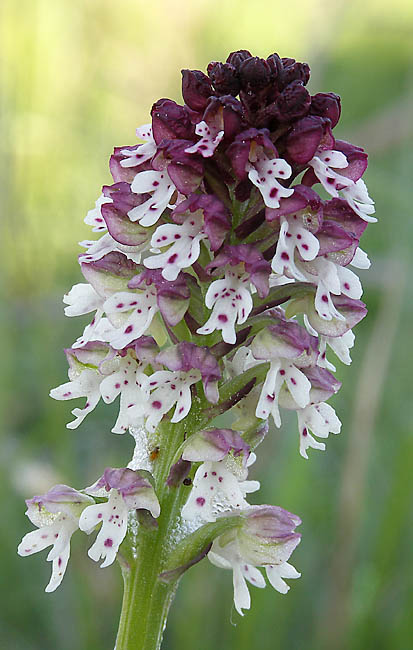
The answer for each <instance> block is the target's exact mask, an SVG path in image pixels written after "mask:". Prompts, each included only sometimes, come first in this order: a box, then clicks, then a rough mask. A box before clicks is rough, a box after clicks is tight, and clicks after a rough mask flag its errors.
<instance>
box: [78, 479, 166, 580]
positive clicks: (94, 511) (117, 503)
mask: <svg viewBox="0 0 413 650" xmlns="http://www.w3.org/2000/svg"><path fill="white" fill-rule="evenodd" d="M85 492H86V493H87V494H90V495H92V496H94V497H106V498H107V501H106V502H104V503H96V504H94V505H89V506H87V507H86V508H85V509H84V510H83V512H82V514H81V516H80V519H79V528H80V530H82V531H83V532H85V533H87V534H88V535H90V534H91V533H92V532H93V531H94V530H95V528H96V526H98V525H99V524H102V526H101V528H100V529H99V533H98V535H97V537H96V539H95V542H94V543H93V545H92V546H91V547H90V549H89V551H88V555H89V557H91V558H92V560H95V562H99V560H100V559H103V562H102V564H101V565H100V566H101V567H102V568H104V567H107V566H109V565H110V564H112V562H114V561H115V559H116V555H117V552H118V549H119V546H120V545H121V543H122V541H123V540H124V538H125V535H126V532H127V527H128V513H129V511H134V510H137V509H144V510H149V512H150V513H151V515H152V517H155V518H156V517H159V513H160V507H159V502H158V499H157V497H156V494H155V491H154V489H153V487H152V484H151V482H150V481H149V480H148V478H147V477H146V476H145V472H139V471H134V470H132V469H129V468H127V467H122V468H119V469H118V468H112V467H108V468H106V469H105V471H104V473H103V476H101V477H100V478H99V479H98V480H97V481H96V483H94V484H93V485H91V486H90V487H88V488H85Z"/></svg>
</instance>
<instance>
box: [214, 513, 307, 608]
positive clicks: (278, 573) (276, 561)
mask: <svg viewBox="0 0 413 650" xmlns="http://www.w3.org/2000/svg"><path fill="white" fill-rule="evenodd" d="M243 515H244V518H243V520H242V521H241V523H240V526H239V527H238V528H235V529H233V530H232V531H231V532H228V533H226V534H225V533H224V534H223V535H221V536H219V537H218V538H216V539H215V540H214V542H213V544H212V548H211V550H210V551H209V553H208V559H209V560H210V561H211V562H212V564H215V565H216V566H218V567H220V568H223V569H232V575H233V585H234V604H235V609H236V610H237V612H238V613H239V614H240V615H241V616H243V612H242V610H243V609H249V608H250V605H251V599H250V594H249V591H248V587H247V582H246V581H247V580H248V582H250V583H251V584H252V585H255V586H256V587H260V588H263V587H265V580H264V578H263V576H262V574H261V572H260V571H259V570H258V569H257V567H260V566H263V567H265V568H266V573H267V577H268V579H269V581H270V583H271V585H272V586H273V587H274V589H276V590H277V591H279V592H280V593H283V594H285V593H286V592H287V591H288V585H286V584H285V582H284V581H283V580H282V578H283V577H284V578H298V577H300V574H299V573H298V572H297V571H296V570H295V569H294V567H292V566H291V565H290V564H288V563H287V561H288V560H289V558H290V556H291V554H292V552H293V551H294V549H295V548H296V546H297V545H298V544H299V542H300V538H301V536H300V535H299V534H298V533H295V532H294V531H295V527H296V526H297V525H299V524H300V523H301V520H300V518H299V517H296V515H292V513H289V512H287V511H286V510H283V508H280V507H279V506H265V505H264V506H253V507H251V508H249V509H248V510H245V511H244V513H243Z"/></svg>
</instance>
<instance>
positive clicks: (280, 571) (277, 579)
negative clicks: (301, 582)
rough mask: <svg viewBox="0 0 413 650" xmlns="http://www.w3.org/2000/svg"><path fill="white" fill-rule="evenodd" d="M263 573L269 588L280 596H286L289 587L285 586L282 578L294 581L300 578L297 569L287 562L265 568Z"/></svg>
mask: <svg viewBox="0 0 413 650" xmlns="http://www.w3.org/2000/svg"><path fill="white" fill-rule="evenodd" d="M265 573H266V574H267V578H268V581H269V582H270V584H271V586H272V587H274V589H275V590H276V591H278V592H279V593H280V594H286V593H287V591H289V590H290V585H287V583H286V582H285V580H283V579H282V578H289V579H291V578H293V579H294V580H295V579H296V578H300V577H301V573H298V571H297V569H295V568H294V567H293V566H292V564H288V562H283V563H282V564H276V565H269V566H266V567H265Z"/></svg>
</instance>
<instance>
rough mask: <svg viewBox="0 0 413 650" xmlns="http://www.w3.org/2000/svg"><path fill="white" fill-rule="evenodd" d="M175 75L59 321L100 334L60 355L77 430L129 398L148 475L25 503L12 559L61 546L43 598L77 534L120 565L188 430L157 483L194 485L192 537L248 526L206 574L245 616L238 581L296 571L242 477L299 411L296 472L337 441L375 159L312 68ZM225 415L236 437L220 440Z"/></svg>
mask: <svg viewBox="0 0 413 650" xmlns="http://www.w3.org/2000/svg"><path fill="white" fill-rule="evenodd" d="M182 74H183V82H182V93H183V99H184V103H183V104H182V105H180V104H177V103H175V102H174V101H172V100H170V99H160V100H159V101H157V102H156V103H155V104H154V106H153V107H152V111H151V122H150V123H149V124H146V125H144V126H142V127H140V128H138V129H137V136H138V138H139V140H143V141H144V143H143V144H132V145H130V146H122V147H117V148H115V150H114V153H113V155H112V156H111V158H110V171H111V174H112V177H113V184H112V185H105V186H104V187H103V189H102V194H101V196H100V197H99V198H98V200H97V201H96V207H95V208H94V209H93V210H91V211H90V212H89V213H88V214H87V216H86V218H85V222H86V223H87V224H88V225H90V226H91V227H92V231H93V232H94V233H98V234H99V235H100V238H99V239H97V240H93V241H92V240H91V241H83V242H81V245H82V246H83V247H84V248H85V252H83V253H82V254H81V255H80V256H79V262H80V266H81V270H82V273H83V276H84V279H85V282H82V283H80V284H76V285H75V286H74V287H73V288H72V289H71V290H70V291H69V293H68V294H67V295H65V297H64V303H65V304H66V308H65V313H66V315H67V316H81V315H84V314H91V315H92V319H91V321H90V323H89V324H88V325H87V326H86V328H85V329H84V331H83V333H82V334H81V336H80V337H79V338H78V339H77V341H75V343H74V344H73V345H72V347H70V348H69V349H67V350H66V356H67V359H68V363H69V381H68V382H67V383H65V384H63V385H61V386H59V387H58V388H55V389H53V390H52V391H51V396H52V397H53V398H55V399H58V400H71V399H75V398H84V399H85V400H86V401H85V403H84V404H83V406H81V407H76V408H75V409H74V410H73V411H72V413H73V416H74V419H73V420H72V421H71V422H70V423H69V424H68V425H67V426H68V427H69V428H72V429H74V428H76V427H78V426H79V425H80V424H81V423H82V422H83V420H84V418H85V417H86V416H87V415H88V414H89V413H90V412H91V411H92V410H93V409H94V408H95V407H96V405H97V404H98V403H99V401H100V400H102V401H103V402H105V403H111V402H113V401H114V400H116V399H117V398H118V397H119V415H118V417H117V419H116V421H115V422H114V423H112V431H113V432H114V433H118V434H122V433H124V432H126V431H128V430H129V429H131V431H132V432H134V431H139V432H140V435H139V436H137V446H138V447H139V445H140V446H141V448H138V449H137V453H135V457H136V458H139V459H140V461H139V462H138V463H136V462H133V463H130V465H129V467H127V468H120V469H117V468H107V469H105V471H104V472H103V474H102V476H101V477H100V478H99V479H98V480H97V481H96V482H95V483H94V484H93V485H92V486H91V487H89V488H85V489H84V490H80V491H77V490H74V489H72V488H69V487H67V486H64V485H58V486H55V487H54V488H52V489H51V490H50V491H49V492H48V493H47V494H45V495H44V496H41V497H34V498H33V499H31V500H29V501H28V502H27V504H28V511H27V514H28V516H29V518H30V519H31V521H32V522H33V523H34V524H35V525H36V526H37V527H38V529H37V530H34V531H33V532H31V533H28V534H27V535H26V536H25V537H24V538H23V541H22V542H21V545H20V547H19V553H20V554H21V555H29V554H31V553H34V552H36V551H39V550H42V549H44V548H46V547H47V546H50V545H51V546H52V549H51V551H50V552H49V555H48V557H47V559H48V560H50V561H52V563H53V571H52V578H51V580H50V583H49V585H48V587H47V590H48V591H52V590H54V589H55V588H56V587H57V586H58V585H59V584H60V582H61V580H62V577H63V574H64V571H65V568H66V564H67V561H68V558H69V548H70V546H69V544H70V538H71V535H72V533H73V532H75V531H76V530H78V529H80V530H82V531H84V532H86V533H87V534H90V533H92V532H94V531H95V530H98V534H97V537H96V540H95V542H94V543H93V545H92V547H91V548H90V550H89V555H90V557H91V558H92V559H94V560H96V561H99V560H101V559H103V563H102V565H101V566H107V565H109V564H111V563H112V562H113V560H114V559H115V557H116V554H117V551H118V549H119V546H120V545H121V544H122V542H123V540H124V538H125V536H126V535H127V533H128V525H132V524H131V522H132V520H133V521H135V523H136V514H135V513H136V510H142V509H144V510H147V511H148V512H149V513H150V515H151V517H152V518H154V519H156V518H157V517H158V516H159V514H160V512H161V510H162V501H161V502H160V501H159V500H158V498H157V494H159V488H160V485H159V481H160V479H159V477H156V471H152V470H153V468H154V467H155V464H156V454H155V453H154V452H153V450H155V449H156V450H157V453H158V452H159V453H162V451H163V449H164V448H165V447H167V446H168V445H170V444H172V443H171V440H172V439H173V436H172V435H171V434H168V433H167V432H168V431H169V432H171V431H173V430H174V427H178V426H179V427H180V429H179V431H184V432H185V435H183V436H182V439H181V440H179V445H178V450H177V455H176V457H175V458H174V462H173V463H171V466H170V467H169V468H168V472H167V474H166V475H165V476H163V477H162V482H163V485H165V483H166V485H167V486H168V489H169V490H175V489H179V488H181V487H182V485H185V486H186V487H185V489H187V490H188V497H187V500H186V502H185V504H184V506H183V508H182V510H181V514H180V518H181V519H182V520H184V521H186V522H188V530H189V531H191V530H192V531H194V530H197V529H198V528H200V527H201V526H203V525H205V524H206V523H211V522H217V521H219V519H220V518H221V517H224V516H226V517H227V516H228V515H230V516H232V515H233V516H239V522H240V523H239V524H238V525H237V526H235V527H233V528H231V530H229V531H227V532H225V533H223V534H220V535H218V536H217V537H216V538H215V539H214V540H213V543H212V546H211V547H210V549H209V551H208V558H209V559H210V561H211V562H212V563H213V564H215V565H217V566H220V567H222V568H228V569H232V571H233V574H234V601H235V606H236V609H237V610H238V611H239V612H240V613H242V610H243V609H246V608H249V606H250V596H249V592H248V588H247V585H246V580H247V581H249V582H250V583H251V584H253V585H255V586H258V587H263V586H265V580H264V577H263V574H262V573H261V572H260V571H259V569H258V568H257V567H265V570H266V575H267V578H268V580H269V582H270V583H271V585H272V586H273V587H274V588H275V589H277V590H278V591H279V592H281V593H285V592H286V591H287V590H288V588H289V587H288V586H287V584H286V583H285V581H284V578H287V579H288V578H297V577H299V574H298V573H297V571H296V570H295V569H294V567H292V566H291V565H290V564H289V563H288V560H289V558H290V555H291V553H292V552H293V550H294V548H295V547H296V546H297V544H298V543H299V541H300V535H299V534H298V533H296V532H295V527H296V526H297V525H298V524H299V523H300V519H299V518H298V517H297V516H295V515H293V514H291V513H289V512H287V511H286V510H283V509H282V508H280V507H276V506H269V505H263V506H251V505H249V503H248V501H247V497H248V494H249V493H251V492H254V491H256V490H257V489H258V488H259V483H258V482H257V481H255V480H248V471H249V468H250V466H251V464H252V463H253V462H254V459H255V454H254V453H253V449H254V448H255V447H256V446H257V444H258V443H259V442H261V440H262V439H263V437H264V434H265V432H266V429H267V425H266V423H267V420H273V422H274V423H275V425H276V426H277V427H280V426H281V423H282V416H283V411H284V410H290V411H291V410H292V411H295V412H296V414H297V419H298V435H299V451H300V453H301V455H302V456H303V457H304V458H307V451H308V449H309V448H310V447H312V448H314V449H324V448H325V444H324V443H323V442H320V441H319V438H321V439H324V438H327V437H328V435H329V433H339V431H340V427H341V423H340V421H339V419H338V417H337V415H336V413H335V411H334V409H333V407H332V406H330V405H329V404H328V403H327V400H328V399H329V398H330V397H331V396H332V395H334V394H335V393H336V392H337V391H338V390H339V388H340V382H339V381H338V380H337V379H336V378H335V376H334V374H333V373H334V372H335V370H336V368H335V365H333V361H332V360H331V359H332V356H333V355H335V357H337V358H338V359H339V360H340V361H341V362H342V363H345V364H349V363H350V362H351V358H350V349H351V348H352V347H353V345H354V334H353V332H352V328H353V327H354V326H355V325H356V324H357V323H358V322H359V321H360V320H361V319H362V318H363V317H364V316H365V314H366V307H365V305H364V304H363V302H361V300H360V298H361V295H362V287H361V283H360V280H359V278H358V276H357V275H356V273H355V272H354V270H352V268H353V269H354V268H356V269H357V268H359V269H366V268H368V267H369V260H368V257H367V255H366V253H364V252H363V251H362V250H361V248H360V247H359V240H360V237H361V235H362V234H363V232H364V230H365V228H366V226H367V223H368V222H372V221H375V218H374V217H373V216H372V214H373V212H374V207H373V202H372V200H371V199H370V197H369V195H368V192H367V188H366V185H365V183H364V181H363V180H362V176H363V174H364V172H365V170H366V167H367V154H366V153H365V152H364V151H363V150H362V149H361V148H360V147H357V146H355V145H352V144H350V143H348V142H344V141H342V140H337V139H335V137H334V135H333V129H334V127H335V126H336V124H337V123H338V121H339V118H340V111H341V107H340V98H339V97H338V96H337V95H335V94H334V93H317V94H316V95H311V94H310V93H309V91H308V90H307V88H306V84H307V82H308V80H309V76H310V70H309V67H308V65H307V64H304V63H298V62H296V61H295V60H294V59H289V58H283V59H281V58H280V57H279V56H278V55H277V54H273V55H271V56H269V57H268V58H267V59H261V58H258V57H253V56H252V55H251V54H250V53H249V52H247V51H245V50H242V51H239V52H233V53H232V54H230V55H229V57H228V59H227V61H226V62H225V63H220V62H212V63H210V64H209V66H208V74H204V73H203V72H200V71H198V70H184V71H183V73H182ZM321 188H322V196H324V197H327V198H322V197H321V196H320V194H319V193H318V191H319V190H320V189H321ZM327 355H328V358H327ZM333 358H334V356H333ZM226 411H228V412H229V415H230V416H232V420H231V422H232V424H231V428H229V429H228V428H225V429H222V428H217V426H219V423H218V424H217V422H216V418H217V416H219V415H221V414H222V413H224V412H226ZM229 421H230V418H229V419H227V422H229ZM151 450H152V452H151ZM151 472H152V473H153V476H152V474H151ZM154 477H155V478H154ZM128 522H129V524H128ZM99 526H100V528H99ZM191 526H192V528H191ZM154 534H156V533H155V532H154Z"/></svg>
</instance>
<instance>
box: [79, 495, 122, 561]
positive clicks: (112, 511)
mask: <svg viewBox="0 0 413 650" xmlns="http://www.w3.org/2000/svg"><path fill="white" fill-rule="evenodd" d="M127 518H128V511H127V508H126V506H125V502H124V501H123V499H122V497H121V496H120V494H119V493H118V492H117V490H111V493H110V496H109V500H108V502H107V503H104V504H96V505H93V506H88V507H87V508H85V509H84V510H83V512H82V515H81V517H80V520H79V528H80V529H81V530H84V531H85V532H86V533H88V534H90V533H91V532H92V530H93V529H94V528H95V526H96V525H97V524H98V523H99V522H100V521H102V527H101V529H100V531H99V533H98V535H97V537H96V540H95V542H94V544H93V545H92V546H91V547H90V549H89V551H88V555H89V557H90V558H92V560H95V562H98V561H99V560H100V559H103V562H102V564H101V567H102V568H104V567H107V566H109V565H110V564H112V562H113V561H114V560H115V558H116V553H117V552H118V549H119V546H120V544H121V543H122V541H123V539H124V537H125V535H126V531H127Z"/></svg>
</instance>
